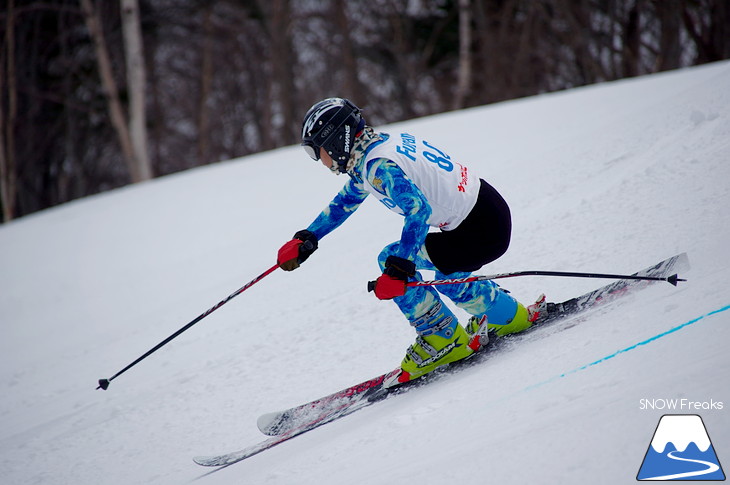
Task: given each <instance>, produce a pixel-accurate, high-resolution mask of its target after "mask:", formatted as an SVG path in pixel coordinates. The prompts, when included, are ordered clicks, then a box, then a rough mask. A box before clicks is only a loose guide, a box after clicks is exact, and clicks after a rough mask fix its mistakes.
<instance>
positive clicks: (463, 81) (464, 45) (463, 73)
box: [452, 0, 472, 109]
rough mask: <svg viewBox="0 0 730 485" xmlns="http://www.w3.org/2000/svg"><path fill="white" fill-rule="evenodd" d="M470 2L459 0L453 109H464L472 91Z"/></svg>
mask: <svg viewBox="0 0 730 485" xmlns="http://www.w3.org/2000/svg"><path fill="white" fill-rule="evenodd" d="M469 3H470V2H469V0H459V72H458V80H457V83H456V93H454V103H453V105H452V108H453V109H459V108H463V107H464V103H465V100H466V97H467V96H468V95H469V92H470V91H471V70H472V69H471V6H470V5H469Z"/></svg>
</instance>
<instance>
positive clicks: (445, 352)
mask: <svg viewBox="0 0 730 485" xmlns="http://www.w3.org/2000/svg"><path fill="white" fill-rule="evenodd" d="M302 146H303V148H304V150H305V151H306V152H307V154H308V155H309V156H310V157H311V158H312V159H313V160H315V161H316V160H321V162H322V164H324V166H325V167H327V168H329V169H330V171H332V173H334V174H337V175H339V174H341V173H346V174H348V175H349V177H350V179H349V180H348V181H347V182H346V183H345V186H344V187H343V188H342V189H341V190H340V192H339V193H338V194H337V195H336V196H335V197H334V199H333V200H332V201H331V202H330V204H329V206H328V207H326V208H325V209H324V210H323V211H322V212H321V213H320V214H319V216H318V217H317V218H316V219H315V220H314V222H312V224H310V225H309V227H307V228H306V229H304V230H301V231H298V232H297V233H296V234H294V238H293V239H292V240H291V241H289V242H287V243H286V244H284V245H283V246H282V247H281V249H280V250H279V252H278V255H277V262H278V264H279V266H280V267H281V268H282V269H284V270H285V271H292V270H294V269H296V268H298V267H299V265H300V264H301V263H303V262H304V261H306V260H307V258H309V256H310V255H311V254H312V253H313V252H314V251H315V250H316V249H317V246H318V241H319V240H320V239H322V238H323V237H324V236H326V235H327V234H329V233H330V232H331V231H333V230H334V229H336V228H337V227H339V226H340V225H341V224H342V223H343V222H344V221H345V220H346V219H347V218H348V217H349V216H350V215H351V214H352V213H353V212H354V211H355V210H356V209H357V208H358V207H359V206H360V204H361V203H362V202H363V201H364V200H365V198H366V197H367V196H368V195H371V194H372V195H374V196H375V197H376V198H377V199H378V200H380V201H381V202H382V203H383V204H384V205H385V206H386V207H387V208H388V209H390V210H392V211H393V212H396V213H398V214H401V215H403V216H404V218H405V219H404V224H403V231H402V233H401V237H400V240H398V241H396V242H394V243H392V244H390V245H388V246H386V247H385V248H384V249H383V251H382V252H381V253H380V255H379V256H378V263H379V265H380V269H381V271H382V275H381V276H380V277H378V278H377V280H376V281H375V285H374V292H375V296H376V297H377V298H379V299H381V300H389V299H392V300H393V301H394V302H395V303H396V304H397V305H398V307H399V308H400V310H401V311H402V312H403V314H404V315H405V317H406V319H408V321H409V322H410V324H411V325H412V326H413V327H414V328H415V331H416V334H417V336H416V341H415V343H414V344H412V345H411V346H410V347H409V348H408V350H407V351H406V355H405V357H404V359H403V361H402V362H401V371H400V372H399V373H398V374H397V375H396V376H395V377H393V378H392V382H391V383H389V385H394V384H395V383H397V382H407V381H409V380H411V379H416V378H418V377H421V376H423V375H425V374H427V373H429V372H431V371H433V370H434V369H436V368H437V367H439V366H442V365H445V364H449V363H451V362H455V361H457V360H461V359H464V358H466V357H469V356H470V355H472V354H473V353H474V352H476V351H477V350H479V348H480V347H481V346H482V345H484V344H486V342H487V341H488V336H487V331H488V330H490V331H495V332H496V333H497V335H499V336H502V335H507V334H511V333H516V332H520V331H522V330H525V329H527V328H528V327H530V326H531V325H532V324H533V323H534V322H535V321H536V320H537V318H538V317H539V316H540V314H541V313H543V314H544V310H545V306H546V304H545V297H544V295H541V296H540V298H539V299H538V301H537V303H535V304H534V305H531V306H530V307H528V308H526V307H525V306H524V305H522V304H521V303H520V302H518V301H516V300H515V299H514V298H513V297H512V296H511V295H510V294H509V293H507V292H506V291H504V290H502V289H501V288H500V287H499V286H498V285H497V284H496V283H494V282H492V281H478V282H473V283H464V284H450V285H439V286H437V287H435V288H434V287H433V286H419V287H406V282H408V281H415V280H421V281H422V278H421V275H420V273H419V272H418V270H432V271H435V272H436V278H437V279H443V278H465V277H468V276H471V272H472V271H476V270H478V269H479V268H481V267H482V266H484V265H485V264H488V263H490V262H492V261H494V260H496V259H497V258H499V257H500V256H502V255H503V254H504V253H505V252H506V251H507V248H508V246H509V243H510V235H511V231H512V222H511V216H510V210H509V207H508V205H507V203H506V202H505V201H504V199H503V198H502V197H501V196H500V194H499V193H498V192H497V191H496V190H495V189H494V188H493V187H492V186H491V185H489V184H488V183H487V182H486V181H484V180H482V179H480V178H478V177H477V175H475V174H474V172H473V171H472V170H471V169H469V168H467V167H466V166H465V165H462V164H461V163H459V162H458V161H456V160H454V159H452V158H451V157H450V156H449V155H447V154H446V152H444V151H443V150H442V149H441V148H440V147H438V145H435V144H432V143H431V141H429V140H424V139H421V138H419V137H417V136H415V135H412V134H409V133H394V134H388V133H380V132H376V131H375V130H374V129H373V128H372V127H370V126H368V125H367V124H366V123H365V119H364V118H363V117H362V114H361V112H360V109H359V108H358V107H357V106H355V105H354V104H353V103H352V102H350V101H349V100H347V99H343V98H327V99H324V100H322V101H320V102H318V103H316V104H314V105H313V106H312V107H311V108H310V109H309V111H308V112H307V114H306V115H305V117H304V122H303V126H302ZM430 227H434V228H437V229H439V231H437V232H436V231H432V232H429V228H430ZM406 290H407V291H406ZM439 293H440V294H443V295H445V296H446V297H448V298H449V299H450V300H451V301H453V302H454V303H455V304H456V305H457V306H458V307H459V308H462V309H464V310H465V311H466V312H467V313H469V314H470V315H472V317H471V318H470V319H469V321H468V323H467V325H466V327H462V326H461V325H460V324H459V322H458V320H457V318H456V316H455V315H454V314H453V312H452V311H451V310H450V309H449V308H448V307H447V306H446V305H444V304H443V302H442V300H441V298H440V295H439Z"/></svg>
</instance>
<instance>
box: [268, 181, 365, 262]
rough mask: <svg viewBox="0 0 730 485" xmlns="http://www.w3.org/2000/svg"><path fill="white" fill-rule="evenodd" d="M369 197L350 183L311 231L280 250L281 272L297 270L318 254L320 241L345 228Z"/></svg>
mask: <svg viewBox="0 0 730 485" xmlns="http://www.w3.org/2000/svg"><path fill="white" fill-rule="evenodd" d="M367 196H368V192H367V191H366V190H365V189H364V188H363V187H362V185H361V184H357V183H355V181H354V180H349V181H348V182H347V183H346V184H345V186H344V187H343V188H342V190H340V191H339V192H338V193H337V195H336V196H335V198H334V199H332V202H330V203H329V205H328V206H327V207H326V208H325V209H324V210H323V211H322V212H321V213H320V214H319V216H317V218H316V219H315V220H314V222H312V223H311V224H310V225H309V227H307V228H306V229H304V230H301V231H298V232H297V233H296V234H294V238H293V239H292V240H291V241H289V242H287V243H286V244H284V245H283V246H282V247H281V249H279V253H278V255H277V262H278V264H279V266H280V267H281V269H283V270H284V271H292V270H295V269H297V268H298V267H299V265H300V264H301V263H303V262H304V261H306V260H307V258H308V257H309V256H310V255H311V254H312V253H313V252H314V251H316V249H317V247H318V242H319V240H320V239H321V238H323V237H324V236H326V235H327V234H329V233H330V232H332V231H334V230H335V229H337V228H338V227H339V226H340V225H342V223H343V222H345V220H347V218H348V217H350V215H351V214H352V213H353V212H355V211H356V210H357V208H358V207H360V204H362V202H363V201H364V200H365V198H366V197H367Z"/></svg>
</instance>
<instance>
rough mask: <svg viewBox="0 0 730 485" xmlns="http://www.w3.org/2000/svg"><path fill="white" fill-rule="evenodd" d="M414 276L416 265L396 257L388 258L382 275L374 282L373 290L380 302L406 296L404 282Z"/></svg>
mask: <svg viewBox="0 0 730 485" xmlns="http://www.w3.org/2000/svg"><path fill="white" fill-rule="evenodd" d="M415 274H416V265H415V264H414V263H413V261H409V260H407V259H404V258H399V257H398V256H392V255H391V256H388V259H386V260H385V269H384V270H383V274H382V275H380V277H379V278H378V279H377V280H375V281H374V285H373V290H375V296H376V297H377V298H378V299H380V300H390V299H392V298H395V297H397V296H403V295H405V294H406V282H407V281H408V278H409V277H411V276H415Z"/></svg>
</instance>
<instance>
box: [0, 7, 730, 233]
mask: <svg viewBox="0 0 730 485" xmlns="http://www.w3.org/2000/svg"><path fill="white" fill-rule="evenodd" d="M0 42H2V44H1V48H0V207H1V209H2V210H1V211H0V215H1V220H2V222H7V221H10V220H11V219H14V218H17V217H20V216H23V215H26V214H29V213H32V212H34V211H38V210H41V209H44V208H47V207H51V206H54V205H57V204H60V203H63V202H67V201H70V200H73V199H77V198H80V197H84V196H86V195H91V194H95V193H99V192H102V191H105V190H109V189H113V188H117V187H121V186H124V185H126V184H129V183H134V182H140V181H144V180H148V179H150V178H153V177H156V176H162V175H166V174H170V173H174V172H178V171H181V170H185V169H188V168H191V167H195V166H198V165H204V164H209V163H214V162H217V161H221V160H228V159H231V158H236V157H240V156H244V155H248V154H251V153H256V152H261V151H264V150H270V149H273V148H277V147H282V146H286V145H291V144H294V143H298V142H299V131H300V124H301V118H302V116H303V114H304V113H305V112H306V110H307V109H308V108H309V106H311V105H312V104H313V103H314V102H316V101H318V100H319V99H321V98H324V97H328V96H342V97H347V98H350V99H352V100H353V101H354V102H355V103H356V104H357V105H358V106H360V107H361V108H363V110H364V114H365V117H366V119H367V120H368V122H369V124H371V125H380V124H384V123H389V122H394V121H399V120H404V119H410V118H415V117H420V116H426V115H430V114H434V113H439V112H444V111H449V110H454V109H461V108H466V107H471V106H478V105H484V104H488V103H494V102H499V101H503V100H507V99H514V98H519V97H524V96H530V95H535V94H540V93H547V92H552V91H557V90H562V89H568V88H572V87H576V86H582V85H587V84H593V83H599V82H603V81H610V80H615V79H620V78H625V77H633V76H638V75H643V74H648V73H653V72H658V71H664V70H669V69H677V68H681V67H686V66H691V65H697V64H703V63H707V62H713V61H717V60H721V59H727V58H730V0H452V1H447V0H432V1H428V0H420V1H419V0H368V1H338V0H320V1H318V0H207V1H206V0H3V2H2V5H1V6H0ZM474 142H475V143H479V141H478V140H475V141H474ZM485 149H486V148H485ZM276 169H277V167H272V173H275V171H276Z"/></svg>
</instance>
